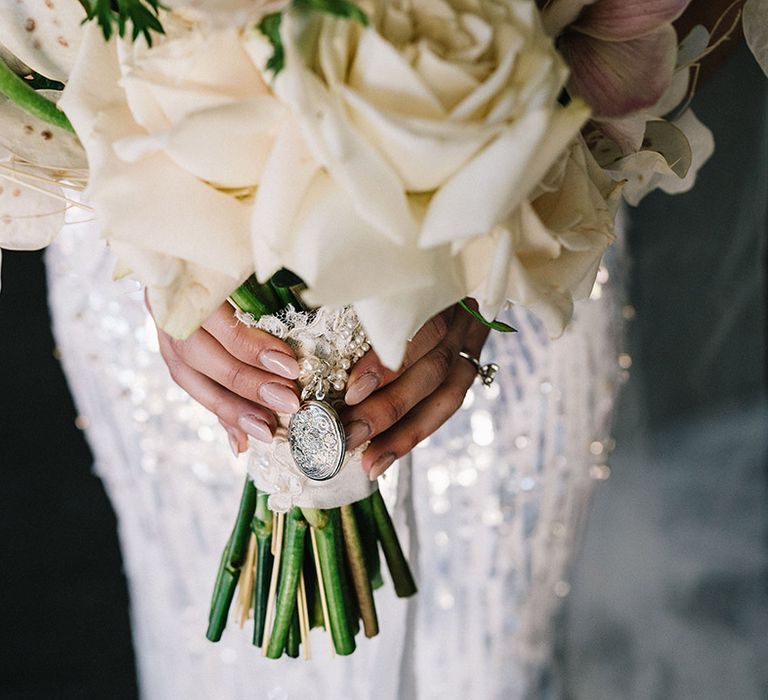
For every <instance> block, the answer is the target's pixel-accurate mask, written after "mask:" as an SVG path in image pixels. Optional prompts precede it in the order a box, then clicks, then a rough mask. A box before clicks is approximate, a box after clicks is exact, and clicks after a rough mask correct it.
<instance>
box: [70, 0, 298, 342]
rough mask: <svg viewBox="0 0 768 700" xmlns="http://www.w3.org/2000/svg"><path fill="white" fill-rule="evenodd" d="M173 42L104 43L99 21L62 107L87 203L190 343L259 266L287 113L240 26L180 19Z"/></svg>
mask: <svg viewBox="0 0 768 700" xmlns="http://www.w3.org/2000/svg"><path fill="white" fill-rule="evenodd" d="M162 19H163V25H164V27H165V30H166V35H165V36H164V37H162V38H159V39H158V40H156V42H155V43H154V45H153V47H152V48H148V47H147V45H146V44H145V43H144V41H143V40H139V41H137V42H136V43H127V42H120V41H116V40H113V41H111V42H109V43H105V41H104V38H103V36H102V35H101V33H100V29H99V27H98V26H96V25H95V24H93V23H92V24H90V25H89V26H88V27H87V29H86V32H85V36H84V38H83V45H82V47H81V51H80V54H79V56H78V59H77V62H76V64H75V67H74V70H73V73H72V76H71V78H70V81H69V83H68V85H67V88H66V90H65V93H64V97H63V98H62V101H61V105H62V107H63V109H64V110H65V112H66V113H67V115H68V116H69V118H70V120H71V121H72V123H73V125H74V127H75V129H76V131H77V133H78V135H79V137H80V139H81V141H82V142H83V145H84V146H85V149H86V152H87V154H88V162H89V165H90V180H89V186H88V191H87V197H88V200H89V201H90V202H91V203H92V204H93V206H94V208H95V210H96V215H97V217H98V219H99V221H100V223H101V226H102V228H103V231H104V236H105V238H106V239H107V240H108V241H109V243H110V245H111V247H112V248H113V249H114V251H115V252H116V253H117V255H118V257H119V259H120V262H121V264H120V265H119V271H120V273H123V272H125V271H127V270H131V271H133V273H134V274H135V275H136V276H137V277H138V278H139V279H140V280H141V281H142V282H144V283H145V284H146V285H147V286H148V288H149V296H150V302H151V304H152V308H153V312H154V314H155V317H156V319H157V320H158V323H159V324H160V325H161V326H162V327H164V328H165V329H166V330H167V331H168V332H169V333H171V334H173V335H176V336H179V337H184V336H186V335H188V334H189V333H190V332H191V331H193V330H194V329H195V328H196V327H197V326H198V325H199V324H200V323H201V322H202V321H203V320H204V319H205V318H206V317H207V316H208V315H209V314H210V313H211V312H212V311H213V309H214V308H215V307H216V306H217V305H218V304H220V303H221V301H222V300H223V299H224V298H225V297H226V296H227V294H229V293H230V292H231V291H232V290H233V289H234V288H235V287H236V286H237V285H238V284H239V283H240V282H241V281H242V280H243V279H245V278H246V277H247V276H248V275H249V274H250V273H251V272H252V271H253V262H252V257H251V251H250V209H251V204H252V198H253V192H254V191H255V189H256V187H257V186H258V183H259V181H260V178H261V175H262V170H263V165H264V163H265V161H266V159H267V156H268V154H269V152H270V150H271V148H272V143H273V136H274V134H275V133H276V131H277V128H278V125H279V124H280V123H281V120H282V118H283V109H282V108H281V107H280V105H279V103H278V102H277V101H276V100H275V99H274V98H273V97H271V96H270V95H269V90H268V88H267V86H266V85H265V83H264V81H263V80H262V77H261V74H260V73H259V71H258V70H256V68H255V66H254V65H253V62H252V61H251V60H250V58H249V56H248V55H247V53H246V52H245V50H244V49H243V43H242V37H241V34H240V32H239V30H238V29H236V28H227V29H215V30H205V29H203V28H201V27H199V26H195V25H194V24H190V23H189V22H188V21H187V19H186V18H183V19H182V18H180V17H178V16H177V15H175V14H173V13H167V14H165V15H164V16H163V18H162Z"/></svg>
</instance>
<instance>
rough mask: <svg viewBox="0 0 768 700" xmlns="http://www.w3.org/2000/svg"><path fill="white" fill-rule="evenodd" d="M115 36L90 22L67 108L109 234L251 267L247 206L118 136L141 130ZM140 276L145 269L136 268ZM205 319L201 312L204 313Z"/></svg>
mask: <svg viewBox="0 0 768 700" xmlns="http://www.w3.org/2000/svg"><path fill="white" fill-rule="evenodd" d="M118 77H119V67H118V63H117V52H116V47H115V42H114V41H111V42H109V43H106V42H105V41H104V38H103V37H102V36H101V35H100V33H99V28H98V27H97V26H96V25H95V24H93V25H90V26H89V27H88V28H87V29H86V32H85V36H84V37H83V45H82V49H81V52H80V55H79V57H78V60H77V62H76V64H75V67H74V70H73V72H72V76H71V78H70V82H69V84H68V85H67V89H66V90H65V94H64V96H63V98H62V100H61V102H62V105H63V108H64V110H65V112H66V113H67V115H68V116H69V118H70V120H71V121H72V124H73V126H74V127H75V130H76V131H77V133H78V135H79V136H80V139H81V141H82V142H83V144H84V146H85V149H86V152H87V153H88V162H89V164H90V168H91V172H90V181H89V186H88V193H89V194H88V197H89V199H90V201H92V203H93V205H94V206H95V208H96V211H97V214H98V215H99V217H100V221H101V224H102V226H103V228H104V230H105V233H106V235H107V236H108V238H109V239H111V240H122V241H124V242H126V243H130V244H131V245H134V246H137V247H145V248H147V249H148V250H152V251H156V252H158V253H164V254H166V255H170V256H174V257H179V258H183V259H185V260H187V261H189V262H193V263H196V264H198V265H200V266H201V267H206V268H208V267H210V268H213V269H216V270H219V271H220V272H222V273H224V274H226V275H230V276H232V277H235V278H239V277H242V276H243V274H244V273H245V272H246V271H249V270H250V269H251V267H250V245H249V243H250V240H249V239H250V226H249V216H250V212H249V208H248V206H247V205H246V204H244V203H242V202H239V201H237V200H235V199H234V198H233V197H231V196H229V195H227V194H224V193H222V192H219V191H218V190H216V189H214V188H213V187H211V186H209V185H206V184H205V183H203V182H202V181H200V180H199V179H198V178H196V177H194V176H193V175H191V174H190V173H189V172H187V171H185V170H183V169H182V168H180V167H179V166H178V165H176V164H175V163H173V162H172V161H171V160H170V159H169V158H168V157H167V156H165V155H162V154H155V155H151V156H148V157H146V158H144V159H142V160H140V161H137V162H135V163H127V162H124V161H122V160H120V158H118V156H117V155H116V153H115V151H114V149H113V143H114V142H115V141H118V140H120V139H122V138H125V137H129V136H136V135H141V134H143V132H142V130H141V129H140V127H139V126H138V125H137V124H136V123H135V122H134V121H133V119H132V117H131V114H130V112H129V110H128V108H127V106H126V104H125V101H124V98H123V96H122V93H121V90H120V88H119V86H118ZM136 273H137V275H139V276H141V271H140V270H136ZM200 320H201V321H202V320H203V319H200Z"/></svg>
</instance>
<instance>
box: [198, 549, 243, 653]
mask: <svg viewBox="0 0 768 700" xmlns="http://www.w3.org/2000/svg"><path fill="white" fill-rule="evenodd" d="M228 560H229V542H227V546H226V547H225V548H224V551H223V552H222V554H221V563H220V564H219V571H218V574H217V575H216V583H215V584H214V586H213V595H212V596H211V612H210V614H209V615H208V631H207V632H206V637H207V638H208V639H210V640H211V641H212V642H218V641H219V640H220V639H221V635H222V633H223V632H224V627H226V624H227V615H228V614H229V608H230V606H231V605H232V598H233V597H234V595H235V588H236V587H237V580H238V578H240V571H239V570H238V571H232V570H231V569H230V568H229V567H228V566H227V562H228Z"/></svg>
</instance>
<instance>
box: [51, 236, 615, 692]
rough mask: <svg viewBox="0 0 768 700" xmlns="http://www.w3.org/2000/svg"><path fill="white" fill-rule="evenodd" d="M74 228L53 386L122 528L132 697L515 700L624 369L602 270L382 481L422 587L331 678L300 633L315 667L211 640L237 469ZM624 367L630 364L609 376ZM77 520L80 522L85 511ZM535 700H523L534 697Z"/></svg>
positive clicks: (229, 633)
mask: <svg viewBox="0 0 768 700" xmlns="http://www.w3.org/2000/svg"><path fill="white" fill-rule="evenodd" d="M97 238H98V236H97V232H96V231H95V230H94V226H93V225H92V224H89V223H80V224H74V223H71V224H69V225H68V226H67V227H65V230H64V232H63V234H62V235H61V237H60V239H59V241H58V242H57V243H56V244H55V245H54V246H53V247H52V248H51V249H50V252H49V255H48V263H49V283H50V301H51V307H52V311H53V314H54V324H55V332H56V335H57V338H58V343H59V346H60V350H61V354H62V359H63V363H64V367H65V369H66V372H67V375H68V378H69V382H70V385H71V388H72V391H73V393H74V395H75V398H76V401H77V404H78V406H79V410H80V412H81V418H80V419H79V424H80V425H82V426H83V427H85V428H86V432H87V435H88V438H89V440H90V442H91V445H92V447H93V450H94V454H95V458H96V466H95V468H96V471H97V473H98V474H99V476H100V477H101V478H102V479H103V480H104V482H105V485H106V488H107V491H108V493H109V495H110V498H111V499H112V503H113V504H114V507H115V510H116V512H117V515H118V520H119V531H120V539H121V542H122V548H123V554H124V561H125V567H126V573H127V576H128V581H129V586H130V593H131V601H132V603H131V605H132V610H131V614H132V620H133V630H134V641H135V646H136V656H137V659H138V665H139V676H140V686H141V689H142V694H143V697H144V698H149V699H158V700H169V699H171V698H185V699H186V700H195V699H198V698H199V699H200V700H203V699H205V700H210V699H211V698H217V699H218V698H221V699H222V700H230V699H231V700H239V699H241V698H258V699H262V698H264V699H269V700H277V699H281V698H291V699H292V698H301V699H302V700H312V699H314V698H317V699H318V700H320V699H323V700H324V699H327V698H341V697H346V698H356V699H365V698H375V699H376V700H379V699H381V700H388V699H390V698H391V699H394V698H398V699H405V700H408V699H410V698H414V699H415V698H418V699H419V700H423V699H431V698H441V700H445V698H462V699H465V698H483V699H486V698H505V699H510V698H512V699H515V698H523V697H526V696H527V695H530V694H532V693H533V690H532V689H533V688H538V687H539V683H540V678H541V676H542V673H543V672H544V671H545V670H546V669H547V667H548V664H549V659H550V657H551V652H552V646H553V639H552V627H551V622H552V616H553V613H554V612H555V611H556V609H557V606H558V603H559V601H560V600H561V599H562V598H563V597H564V596H566V595H567V594H568V590H569V585H568V581H567V577H568V564H569V561H570V559H571V557H572V555H573V552H574V549H575V547H576V546H577V544H578V541H579V538H580V533H581V531H582V527H583V523H584V519H585V518H586V516H587V513H588V509H589V501H590V495H591V493H592V490H593V487H594V485H595V483H596V482H597V481H599V480H600V479H603V478H605V477H606V476H607V475H608V473H609V470H608V467H607V465H606V459H607V457H608V453H609V452H610V449H611V443H610V437H609V427H610V417H611V410H612V405H613V397H614V393H615V390H616V387H617V385H618V383H619V382H620V379H621V373H622V371H623V370H622V369H621V367H620V366H619V362H618V361H617V358H618V355H617V349H616V339H617V337H618V328H619V324H618V322H617V321H616V314H615V310H616V305H615V303H614V294H613V293H612V291H611V290H612V282H613V281H612V280H610V279H609V278H608V272H607V271H606V270H602V271H601V273H600V274H601V278H600V279H601V282H602V283H601V284H598V285H597V286H596V288H595V291H594V292H593V299H592V300H590V301H587V302H583V303H580V304H579V305H578V309H577V314H576V320H575V322H574V324H573V325H572V326H571V328H570V329H569V330H568V331H566V333H565V335H564V336H563V337H562V338H561V339H559V340H558V341H556V342H550V341H549V340H548V338H547V336H546V333H545V331H544V329H543V327H542V326H541V324H540V323H539V322H537V320H536V319H535V318H534V317H533V316H531V315H529V314H527V313H525V312H520V311H514V312H512V313H510V315H509V318H506V319H505V320H507V321H508V322H510V323H511V324H512V325H514V326H515V327H516V328H518V329H519V333H517V334H515V335H512V336H510V335H495V336H494V338H493V340H492V341H491V342H490V343H489V345H488V347H487V348H486V351H485V353H484V358H483V359H484V361H488V360H491V359H492V360H494V361H495V362H497V363H498V364H499V365H500V367H501V369H500V371H499V374H498V376H497V380H496V382H495V384H494V385H493V386H492V387H490V388H485V387H483V386H481V385H480V384H479V383H477V384H476V385H475V387H474V388H473V389H472V390H471V391H470V392H469V394H468V395H467V398H466V401H465V402H464V405H463V407H462V409H461V410H460V411H459V412H458V413H457V414H456V415H455V416H454V418H453V419H452V420H451V421H450V422H449V424H448V425H446V426H445V427H444V428H443V429H442V430H441V431H440V432H439V433H438V434H437V435H435V436H433V437H432V438H431V439H429V440H428V441H427V442H426V443H424V444H423V445H421V446H420V447H419V448H418V449H417V450H416V451H415V453H414V456H413V464H412V468H411V467H410V466H409V464H408V463H405V464H401V465H400V468H399V471H397V470H390V472H391V473H388V475H387V476H386V478H385V479H384V480H383V484H382V491H383V492H384V494H385V497H386V498H387V499H388V501H389V503H390V505H391V506H392V508H393V511H394V516H395V521H396V525H397V526H398V527H399V530H400V534H401V537H402V539H403V541H404V543H405V544H406V545H408V546H409V549H410V556H411V558H412V561H413V563H414V566H415V569H416V575H417V580H418V582H419V585H420V592H419V594H418V595H417V596H416V597H415V598H413V599H410V600H408V601H402V600H397V599H395V598H394V596H393V594H392V592H391V589H390V588H389V587H387V588H385V589H383V590H381V591H379V592H378V593H377V598H376V602H377V607H378V609H379V616H380V620H381V623H382V624H381V627H382V633H381V634H380V635H379V637H377V638H375V639H373V640H366V639H363V638H361V639H360V641H359V646H358V651H357V652H356V653H355V654H354V655H353V656H351V657H347V658H340V657H336V658H335V659H330V658H329V656H330V653H329V651H328V642H327V640H326V638H325V637H324V635H323V634H321V633H316V632H313V638H312V639H313V644H312V646H313V652H314V659H313V660H312V661H311V662H304V661H300V660H291V659H285V660H280V661H271V660H266V659H263V658H262V657H261V652H260V650H259V649H257V648H255V647H252V646H251V645H250V632H251V631H250V629H249V628H248V626H246V629H245V630H240V629H238V628H237V627H236V625H235V624H234V623H230V625H229V627H228V629H227V630H226V632H225V634H224V638H223V640H222V641H221V642H220V643H219V644H211V643H209V642H208V641H206V639H205V636H204V632H205V627H206V622H207V616H208V602H209V596H210V592H211V586H212V583H213V576H214V574H215V571H216V566H217V560H218V557H219V554H220V552H221V548H222V547H223V545H224V543H225V541H226V538H227V536H228V532H229V529H230V528H231V525H232V521H233V518H234V515H235V510H236V507H237V503H238V498H239V493H240V490H241V486H242V479H243V475H244V473H245V465H244V464H243V463H240V462H238V461H237V460H235V458H234V457H232V456H231V453H230V452H229V449H228V446H227V439H226V435H225V434H224V432H223V431H222V430H221V429H220V428H219V426H218V424H217V422H216V419H215V418H214V417H213V416H212V415H211V414H209V413H207V412H206V411H205V410H204V409H203V408H201V407H200V406H198V405H196V404H195V403H194V402H193V401H192V400H191V399H189V398H188V397H187V396H186V395H185V393H184V392H183V391H182V390H181V389H179V388H177V387H176V386H175V385H174V384H173V383H172V381H171V380H170V378H169V377H168V373H167V371H166V368H165V365H164V364H163V361H162V359H161V357H160V355H159V353H158V349H157V341H156V335H155V331H154V327H153V325H152V322H151V320H150V319H148V317H147V314H146V312H145V310H144V306H143V301H142V294H141V291H140V290H139V289H138V287H137V285H136V284H135V283H132V282H129V281H121V282H117V283H115V282H113V281H112V280H111V267H112V261H111V259H110V256H109V253H108V252H107V251H106V250H105V249H104V247H103V246H102V245H101V244H100V243H99V242H98V240H97ZM624 364H626V362H624ZM81 505H82V507H84V508H87V507H88V504H81ZM537 692H538V691H537Z"/></svg>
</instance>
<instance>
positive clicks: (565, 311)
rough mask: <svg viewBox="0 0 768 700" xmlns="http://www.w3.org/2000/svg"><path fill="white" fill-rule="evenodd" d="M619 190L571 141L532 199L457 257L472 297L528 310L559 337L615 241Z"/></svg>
mask: <svg viewBox="0 0 768 700" xmlns="http://www.w3.org/2000/svg"><path fill="white" fill-rule="evenodd" d="M621 189H622V185H621V184H620V183H616V182H615V181H614V180H612V179H611V178H610V177H608V175H606V174H605V172H603V170H602V169H601V168H600V166H599V165H598V164H597V163H596V162H595V160H594V158H593V157H592V154H591V153H590V152H589V150H588V149H587V147H586V144H584V142H583V141H582V140H581V139H578V140H577V141H575V142H574V143H573V145H571V147H570V148H569V150H568V152H567V155H565V156H564V157H563V158H562V159H560V161H559V162H558V163H557V164H556V165H555V166H553V168H552V170H551V171H550V173H549V174H548V175H547V177H546V178H545V179H544V180H543V182H542V183H541V184H540V186H539V188H538V190H539V194H538V195H535V196H533V197H532V201H531V202H528V201H526V202H523V204H522V206H521V207H520V208H519V209H518V210H517V211H515V212H514V214H513V215H512V216H510V217H509V218H508V219H507V220H506V221H504V222H503V224H499V225H497V226H496V228H495V229H494V230H493V231H492V233H491V234H490V235H489V236H485V237H483V238H479V239H476V240H475V241H473V242H472V243H471V244H470V245H469V246H467V248H465V250H464V251H463V252H462V260H463V262H464V265H465V269H466V274H467V278H468V280H469V281H470V284H471V285H472V287H473V288H474V290H475V291H474V294H473V296H475V297H477V298H478V299H484V300H485V301H486V303H487V304H489V305H491V306H498V305H500V304H501V303H503V301H504V299H509V300H510V301H512V302H514V303H518V304H522V305H524V306H527V307H529V308H531V309H532V310H533V311H535V312H536V313H537V314H538V315H539V316H540V317H541V318H542V320H543V321H544V323H545V325H546V327H547V330H548V332H549V333H550V335H552V336H557V335H559V334H560V333H561V332H562V331H563V328H564V327H565V324H566V323H567V321H568V319H570V317H571V314H572V313H573V301H574V300H576V299H582V298H585V297H587V296H588V295H589V293H590V291H591V289H592V285H593V283H594V280H595V275H596V274H597V269H598V266H599V264H600V259H601V258H602V255H603V253H604V252H605V249H606V248H607V247H608V246H609V245H610V243H611V242H612V241H613V240H614V234H613V230H614V221H615V217H616V211H617V209H618V202H619V200H620V197H621Z"/></svg>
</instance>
